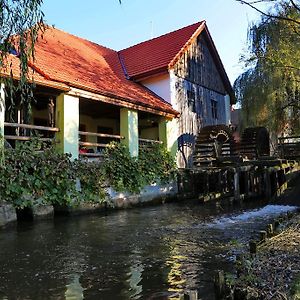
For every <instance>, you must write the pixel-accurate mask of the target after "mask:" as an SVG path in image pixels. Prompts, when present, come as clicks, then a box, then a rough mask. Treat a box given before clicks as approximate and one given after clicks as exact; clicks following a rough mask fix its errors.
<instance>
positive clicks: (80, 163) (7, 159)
mask: <svg viewBox="0 0 300 300" xmlns="http://www.w3.org/2000/svg"><path fill="white" fill-rule="evenodd" d="M4 152H5V153H4V163H3V164H2V165H0V191H1V194H0V198H1V199H2V200H5V201H7V202H9V203H11V204H13V205H14V206H15V207H17V208H23V207H32V206H34V205H40V204H59V205H69V206H76V205H78V204H79V203H81V202H89V203H100V202H102V201H104V199H105V196H106V192H105V187H106V186H112V187H113V188H114V189H115V190H117V191H125V192H131V193H138V192H140V191H141V189H142V188H143V187H144V186H145V185H148V184H151V183H153V182H155V181H160V182H162V183H166V182H168V181H169V180H170V179H172V178H174V176H175V172H176V166H175V163H174V160H173V159H172V158H171V156H170V154H169V153H168V152H167V151H166V150H164V148H163V147H162V146H161V145H155V146H154V145H153V147H152V150H151V151H149V150H146V149H143V148H142V149H141V151H140V158H133V157H131V156H130V154H129V151H128V148H127V147H126V146H124V145H122V144H117V143H111V144H110V145H109V147H108V149H107V151H106V153H105V159H104V163H101V162H96V161H93V162H88V161H86V160H75V161H71V160H70V155H67V154H60V153H59V152H57V151H56V150H55V149H54V147H53V146H52V145H46V144H45V143H42V142H40V141H39V140H38V138H36V139H33V140H32V141H30V142H20V143H18V144H17V145H16V149H5V150H4ZM79 183H80V184H79ZM1 199H0V200H1Z"/></svg>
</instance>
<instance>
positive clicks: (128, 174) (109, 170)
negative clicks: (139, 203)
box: [103, 142, 144, 193]
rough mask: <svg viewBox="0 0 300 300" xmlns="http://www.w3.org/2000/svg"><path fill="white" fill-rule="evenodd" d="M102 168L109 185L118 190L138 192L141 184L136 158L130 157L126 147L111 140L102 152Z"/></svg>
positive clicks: (142, 183) (141, 179)
mask: <svg viewBox="0 0 300 300" xmlns="http://www.w3.org/2000/svg"><path fill="white" fill-rule="evenodd" d="M103 169H104V173H105V176H106V179H107V181H108V182H109V185H111V186H112V187H113V188H114V189H115V190H116V191H118V192H125V191H126V192H131V193H137V192H139V191H140V190H141V189H142V187H143V185H144V182H143V178H142V176H141V174H140V168H139V164H138V159H137V158H135V157H131V156H130V154H129V151H128V148H127V147H126V146H125V145H123V144H120V143H116V142H112V143H110V144H109V145H108V147H107V149H106V150H105V152H104V163H103Z"/></svg>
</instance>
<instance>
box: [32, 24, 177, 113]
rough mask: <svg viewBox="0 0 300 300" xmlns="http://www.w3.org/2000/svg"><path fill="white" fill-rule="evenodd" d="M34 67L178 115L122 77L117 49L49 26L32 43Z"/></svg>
mask: <svg viewBox="0 0 300 300" xmlns="http://www.w3.org/2000/svg"><path fill="white" fill-rule="evenodd" d="M33 67H34V68H35V70H36V71H38V72H39V73H40V74H42V75H44V77H45V78H47V79H50V80H53V81H57V82H61V83H64V84H67V85H69V86H71V87H77V88H80V89H83V90H88V91H92V92H95V93H99V94H102V95H105V96H110V97H113V98H118V99H121V100H125V101H127V102H130V103H133V104H136V105H140V106H142V107H146V108H151V109H154V110H157V111H159V112H164V113H167V114H171V115H177V114H178V112H176V111H175V110H174V109H172V107H171V105H170V104H169V103H167V102H165V101H164V100H163V99H162V98H160V97H159V96H157V95H156V94H154V93H153V92H151V91H150V90H148V89H147V88H145V87H143V86H141V85H140V84H138V83H135V82H133V81H130V80H128V79H126V78H125V76H124V73H123V70H122V66H121V63H120V60H119V56H118V52H116V51H114V50H111V49H108V48H106V47H103V46H100V45H97V44H95V43H92V42H90V41H87V40H85V39H82V38H79V37H76V36H74V35H71V34H69V33H66V32H63V31H61V30H58V29H54V28H52V27H48V28H47V29H46V31H45V32H44V33H43V37H42V38H39V39H38V41H37V43H36V45H35V61H34V63H33Z"/></svg>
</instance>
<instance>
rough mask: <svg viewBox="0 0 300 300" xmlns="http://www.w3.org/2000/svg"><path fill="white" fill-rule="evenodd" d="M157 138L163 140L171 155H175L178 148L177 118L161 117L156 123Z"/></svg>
mask: <svg viewBox="0 0 300 300" xmlns="http://www.w3.org/2000/svg"><path fill="white" fill-rule="evenodd" d="M158 134H159V140H160V141H162V142H163V144H164V145H165V147H166V148H167V150H168V151H170V152H171V154H172V156H173V157H175V156H176V153H177V150H178V141H177V138H178V125H177V120H176V119H173V120H167V119H166V118H163V117H162V118H161V119H160V121H159V123H158Z"/></svg>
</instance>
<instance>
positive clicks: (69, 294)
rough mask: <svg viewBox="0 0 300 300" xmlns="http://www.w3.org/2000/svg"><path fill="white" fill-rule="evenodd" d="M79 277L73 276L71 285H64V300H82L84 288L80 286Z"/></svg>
mask: <svg viewBox="0 0 300 300" xmlns="http://www.w3.org/2000/svg"><path fill="white" fill-rule="evenodd" d="M79 279H80V276H79V275H78V274H75V275H74V276H73V279H72V281H71V283H69V284H67V285H66V288H67V289H66V292H65V300H83V299H84V297H83V291H84V288H83V287H82V286H81V284H80V281H79Z"/></svg>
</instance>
